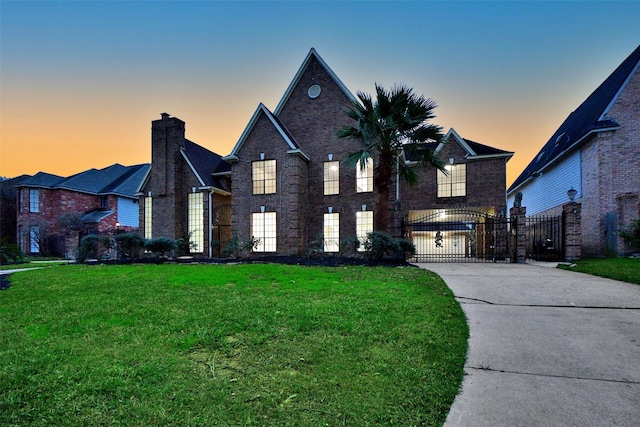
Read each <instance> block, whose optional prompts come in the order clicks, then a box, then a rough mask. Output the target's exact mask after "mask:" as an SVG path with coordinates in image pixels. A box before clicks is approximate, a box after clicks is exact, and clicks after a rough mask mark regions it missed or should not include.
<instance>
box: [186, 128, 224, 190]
mask: <svg viewBox="0 0 640 427" xmlns="http://www.w3.org/2000/svg"><path fill="white" fill-rule="evenodd" d="M184 142H185V144H184V149H182V150H181V153H182V156H183V157H184V159H185V160H186V161H187V163H188V164H189V167H190V168H191V170H192V172H193V173H194V174H195V176H196V177H197V179H198V181H200V185H202V186H204V187H214V188H218V189H220V190H224V191H231V189H230V188H227V185H226V182H225V180H224V179H221V178H220V177H219V176H216V175H224V174H226V173H228V172H231V165H230V164H229V163H227V162H226V161H224V160H223V159H222V157H221V156H220V155H218V154H216V153H214V152H213V151H209V150H207V149H206V148H204V147H202V146H200V145H198V144H196V143H194V142H191V141H189V140H188V139H185V140H184Z"/></svg>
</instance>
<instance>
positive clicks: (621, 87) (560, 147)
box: [507, 46, 640, 256]
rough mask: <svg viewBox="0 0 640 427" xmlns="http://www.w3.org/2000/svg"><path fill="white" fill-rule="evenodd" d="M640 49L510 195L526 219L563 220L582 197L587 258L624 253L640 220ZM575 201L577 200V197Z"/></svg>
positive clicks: (538, 157)
mask: <svg viewBox="0 0 640 427" xmlns="http://www.w3.org/2000/svg"><path fill="white" fill-rule="evenodd" d="M639 68H640V46H638V47H637V48H636V49H635V50H634V51H633V53H631V55H629V57H627V58H626V59H625V60H624V61H623V62H622V63H621V64H620V66H618V68H616V69H615V70H614V71H613V73H612V74H611V75H610V76H609V77H608V78H607V79H606V80H605V81H604V82H603V83H602V84H601V85H600V86H599V87H598V88H597V89H596V90H595V91H594V92H593V93H592V94H591V95H589V97H588V98H587V99H586V100H585V101H584V102H583V103H582V104H581V105H580V106H579V107H578V108H577V109H576V110H575V111H574V112H572V113H571V114H570V115H569V116H568V117H567V119H566V120H565V121H564V123H562V125H561V126H560V127H559V128H558V129H557V130H556V131H555V133H554V134H553V135H552V136H551V138H550V139H549V140H548V141H547V143H546V144H545V145H544V146H543V147H542V149H541V150H540V152H539V153H538V154H537V155H536V156H535V157H534V158H533V160H532V161H531V163H529V165H528V166H527V167H526V168H525V169H524V171H523V172H522V173H521V174H520V176H519V177H518V178H517V179H516V180H515V181H514V183H513V184H512V185H511V186H510V187H509V189H508V192H507V194H508V200H509V204H511V203H512V202H513V200H515V196H516V194H518V193H521V194H522V204H523V205H525V206H526V207H527V214H529V215H532V214H553V215H559V214H561V213H562V205H563V204H565V203H567V202H568V201H569V197H568V190H570V189H573V190H575V200H576V201H577V202H580V203H581V213H582V219H581V242H580V244H581V249H582V255H583V256H603V255H607V254H625V253H628V252H630V250H631V248H629V247H628V246H626V244H625V242H624V241H623V240H622V239H621V238H619V237H618V231H619V230H623V229H626V228H627V227H629V225H630V222H631V220H632V219H635V218H639V217H640V71H639ZM572 196H573V195H572Z"/></svg>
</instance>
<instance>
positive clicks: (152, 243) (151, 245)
mask: <svg viewBox="0 0 640 427" xmlns="http://www.w3.org/2000/svg"><path fill="white" fill-rule="evenodd" d="M177 247H178V244H177V242H176V241H175V240H173V239H170V238H169V237H158V238H155V239H151V240H147V241H146V242H145V244H144V248H145V249H146V250H148V251H150V252H153V253H154V254H158V255H159V256H164V257H167V256H169V254H170V253H171V251H173V250H175V249H176V248H177Z"/></svg>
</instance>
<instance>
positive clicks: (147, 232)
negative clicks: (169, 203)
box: [144, 196, 153, 239]
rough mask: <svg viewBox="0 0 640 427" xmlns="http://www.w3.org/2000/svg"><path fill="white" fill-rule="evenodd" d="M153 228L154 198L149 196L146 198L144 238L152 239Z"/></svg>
mask: <svg viewBox="0 0 640 427" xmlns="http://www.w3.org/2000/svg"><path fill="white" fill-rule="evenodd" d="M152 226H153V197H151V196H148V197H145V198H144V238H145V239H151V238H152V236H153V233H152V232H151V230H152V228H151V227H152Z"/></svg>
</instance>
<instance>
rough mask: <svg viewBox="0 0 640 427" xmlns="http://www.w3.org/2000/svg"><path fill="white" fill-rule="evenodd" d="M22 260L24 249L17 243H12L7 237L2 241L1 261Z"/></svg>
mask: <svg viewBox="0 0 640 427" xmlns="http://www.w3.org/2000/svg"><path fill="white" fill-rule="evenodd" d="M18 261H22V251H20V248H19V247H18V245H16V244H15V243H10V242H9V241H8V240H7V239H6V238H3V239H2V242H0V262H2V263H9V262H18Z"/></svg>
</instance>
